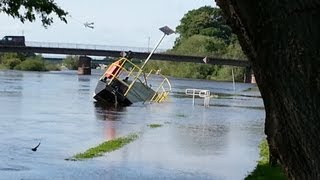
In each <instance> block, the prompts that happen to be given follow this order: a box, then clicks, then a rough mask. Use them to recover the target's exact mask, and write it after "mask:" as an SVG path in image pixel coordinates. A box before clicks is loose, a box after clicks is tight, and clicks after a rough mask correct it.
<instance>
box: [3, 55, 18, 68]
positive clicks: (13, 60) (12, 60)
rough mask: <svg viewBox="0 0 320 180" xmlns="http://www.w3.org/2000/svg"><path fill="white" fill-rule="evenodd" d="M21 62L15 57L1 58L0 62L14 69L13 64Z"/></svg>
mask: <svg viewBox="0 0 320 180" xmlns="http://www.w3.org/2000/svg"><path fill="white" fill-rule="evenodd" d="M20 63H21V60H20V59H17V58H10V59H3V60H2V64H3V65H4V66H5V67H7V68H8V69H14V67H15V66H17V65H18V64H20Z"/></svg>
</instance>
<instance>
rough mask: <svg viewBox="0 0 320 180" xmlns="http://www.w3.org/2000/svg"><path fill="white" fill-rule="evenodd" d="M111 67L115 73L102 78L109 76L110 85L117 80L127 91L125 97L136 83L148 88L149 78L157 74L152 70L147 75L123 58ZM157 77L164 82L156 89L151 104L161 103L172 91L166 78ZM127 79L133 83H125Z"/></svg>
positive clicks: (160, 75)
mask: <svg viewBox="0 0 320 180" xmlns="http://www.w3.org/2000/svg"><path fill="white" fill-rule="evenodd" d="M110 67H114V69H115V70H114V71H112V73H109V74H107V71H108V70H107V71H106V72H105V74H104V75H103V76H102V77H101V78H105V77H106V76H107V75H109V76H111V78H109V79H110V81H109V82H108V85H110V84H111V83H112V81H114V80H115V79H116V80H117V81H119V82H121V83H122V84H124V85H125V86H126V87H127V88H126V89H127V90H126V91H125V92H124V96H126V95H127V94H128V92H129V91H130V90H131V89H132V87H133V85H134V83H136V82H140V83H142V84H144V85H145V86H148V78H149V77H150V75H151V74H152V73H153V72H155V70H151V71H150V72H149V73H147V74H146V73H145V72H144V71H143V70H142V69H141V68H140V67H138V66H137V65H136V64H134V63H133V62H131V61H130V60H129V59H127V58H121V59H119V60H118V61H116V62H114V63H112V64H111V65H110V66H109V68H110ZM156 75H157V76H159V77H161V79H162V81H161V82H160V83H159V85H158V87H156V89H155V94H154V95H153V97H152V98H151V100H150V102H161V101H163V100H164V99H166V97H167V96H168V94H169V92H170V91H171V84H170V82H169V80H168V78H166V77H165V76H163V75H162V74H157V73H156ZM123 77H125V79H132V81H124V80H123Z"/></svg>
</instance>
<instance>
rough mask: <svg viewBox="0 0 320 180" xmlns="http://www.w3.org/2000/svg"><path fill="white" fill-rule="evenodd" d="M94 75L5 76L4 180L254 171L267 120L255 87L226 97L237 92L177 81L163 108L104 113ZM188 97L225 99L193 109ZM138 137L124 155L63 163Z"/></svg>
mask: <svg viewBox="0 0 320 180" xmlns="http://www.w3.org/2000/svg"><path fill="white" fill-rule="evenodd" d="M94 72H95V74H94V75H91V76H78V75H76V72H75V71H64V72H45V73H38V72H21V71H0V102H1V103H0V136H1V138H0V145H1V146H0V162H1V163H0V174H1V175H0V179H243V178H244V177H245V176H246V174H248V173H249V172H250V171H251V170H252V169H253V168H254V167H255V165H256V161H257V160H258V144H259V142H260V140H261V139H262V138H263V137H264V135H263V125H264V117H265V112H264V109H263V103H262V99H261V98H259V97H257V96H259V92H258V91H257V90H256V91H254V90H253V91H248V89H249V88H252V87H255V86H254V85H250V84H236V94H237V95H226V94H232V93H233V89H232V83H225V82H212V81H194V80H182V79H172V78H171V83H172V86H173V93H172V94H171V95H170V98H169V100H167V101H166V102H165V103H162V104H145V105H143V104H135V105H132V106H129V107H125V108H114V107H109V108H106V107H100V106H97V105H95V103H94V100H93V99H92V94H93V91H94V88H95V85H96V83H97V80H98V77H99V74H100V73H101V72H99V71H94ZM186 88H200V89H208V90H210V91H211V93H219V94H220V95H219V98H217V99H212V100H211V102H210V107H209V108H204V107H203V105H202V103H203V100H201V99H197V100H196V104H195V106H192V99H191V97H187V96H186V95H184V91H185V89H186ZM151 123H157V124H163V126H162V127H160V128H156V129H152V128H150V127H148V126H147V125H148V124H151ZM134 132H139V133H140V137H139V139H138V140H136V141H135V142H133V143H131V144H129V145H127V146H125V147H124V148H122V149H120V150H117V151H114V152H111V153H108V154H106V155H105V156H102V157H99V158H94V159H91V160H84V161H77V162H73V161H65V160H64V159H65V158H68V157H70V156H72V155H74V154H76V153H79V152H83V151H85V150H86V149H88V148H90V147H93V146H95V145H97V144H99V143H101V142H103V141H105V140H108V139H112V138H116V137H119V136H124V135H127V134H130V133H134ZM39 141H41V145H40V147H39V149H38V151H36V152H33V151H31V148H32V147H33V146H35V145H37V144H38V142H39Z"/></svg>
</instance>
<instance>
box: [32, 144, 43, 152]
mask: <svg viewBox="0 0 320 180" xmlns="http://www.w3.org/2000/svg"><path fill="white" fill-rule="evenodd" d="M40 144H41V142H39V144H38V145H37V146H36V147H34V148H32V149H31V150H32V151H37V149H38V147H39V146H40Z"/></svg>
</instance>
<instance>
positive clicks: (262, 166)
mask: <svg viewBox="0 0 320 180" xmlns="http://www.w3.org/2000/svg"><path fill="white" fill-rule="evenodd" d="M259 148H260V160H259V162H258V165H257V167H256V168H255V170H254V171H253V172H252V173H251V174H250V175H248V176H247V177H246V178H245V179H246V180H255V179H259V180H269V179H274V180H285V179H287V178H286V176H285V175H284V173H283V172H282V169H281V167H280V166H279V165H277V166H275V167H272V166H270V165H269V146H268V143H267V141H266V140H263V141H262V143H261V144H260V146H259Z"/></svg>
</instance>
